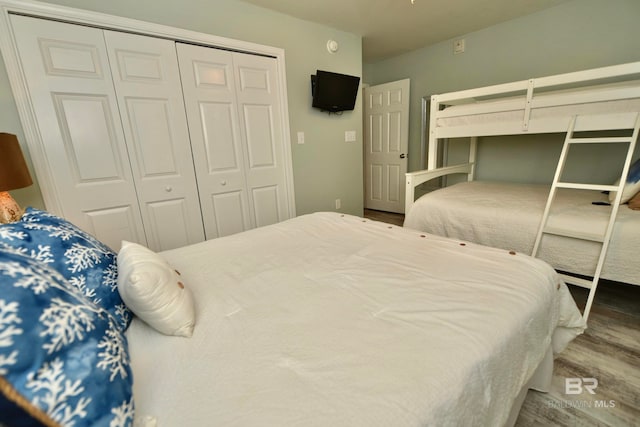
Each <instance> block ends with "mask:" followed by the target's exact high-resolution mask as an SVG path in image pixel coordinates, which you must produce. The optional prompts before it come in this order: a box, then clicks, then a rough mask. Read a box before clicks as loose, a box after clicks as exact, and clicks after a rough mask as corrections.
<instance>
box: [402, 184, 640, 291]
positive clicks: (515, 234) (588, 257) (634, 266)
mask: <svg viewBox="0 0 640 427" xmlns="http://www.w3.org/2000/svg"><path fill="white" fill-rule="evenodd" d="M548 194H549V186H548V185H535V184H513V183H504V182H484V181H471V182H464V183H459V184H455V185H452V186H450V187H446V188H443V189H440V190H436V191H433V192H431V193H428V194H425V195H424V196H422V197H421V198H419V199H418V200H417V201H416V202H415V204H414V205H413V207H412V208H411V210H410V211H409V213H408V214H407V216H406V219H405V222H404V226H405V227H407V228H412V229H416V230H421V231H425V232H429V233H433V234H437V235H440V236H447V237H453V238H457V239H463V240H466V241H470V242H475V243H480V244H483V245H487V246H492V247H496V248H502V249H510V250H515V251H518V252H521V253H525V254H530V253H531V251H532V250H533V244H534V242H535V238H536V234H537V231H538V227H539V224H540V221H541V220H542V213H543V211H544V207H545V204H546V201H547V197H548ZM594 201H602V202H608V196H607V195H605V194H601V193H597V192H594V191H584V190H569V189H558V192H557V194H556V201H555V202H554V204H553V205H552V210H551V213H550V216H549V223H548V224H549V226H550V227H560V228H569V229H572V230H576V231H588V232H595V233H597V232H604V230H605V228H606V224H607V222H608V219H609V210H610V207H608V206H597V205H593V204H592V202H594ZM600 247H601V245H600V244H598V243H596V242H590V241H584V240H577V239H570V238H566V237H559V236H551V235H545V236H544V237H543V240H542V245H541V247H540V253H539V257H540V258H541V259H543V260H545V261H547V262H548V263H549V264H551V265H552V266H553V267H554V268H556V269H557V270H560V271H565V272H570V273H576V274H583V275H586V276H593V273H594V271H595V266H596V264H597V260H598V256H599V254H600ZM638 253H640V211H633V210H631V209H629V208H628V207H627V206H626V205H622V206H620V208H619V210H618V218H617V220H616V224H615V226H614V229H613V234H612V238H611V241H610V244H609V250H608V253H607V258H606V260H605V265H604V267H603V270H602V274H601V277H603V278H605V279H609V280H615V281H620V282H626V283H632V284H636V285H640V264H638V262H637V254H638Z"/></svg>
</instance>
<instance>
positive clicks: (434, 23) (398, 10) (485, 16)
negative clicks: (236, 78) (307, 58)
mask: <svg viewBox="0 0 640 427" xmlns="http://www.w3.org/2000/svg"><path fill="white" fill-rule="evenodd" d="M243 1H246V2H247V3H252V4H254V5H257V6H261V7H264V8H267V9H272V10H275V11H278V12H282V13H286V14H287V15H291V16H294V17H296V18H300V19H304V20H307V21H312V22H317V23H320V24H324V25H327V26H329V27H331V28H335V29H338V30H342V31H347V32H351V33H355V34H358V35H360V36H362V55H363V61H364V62H375V61H378V60H380V59H384V58H389V57H392V56H395V55H399V54H401V53H404V52H409V51H412V50H415V49H418V48H421V47H424V46H429V45H432V44H435V43H438V42H441V41H443V40H447V39H451V38H454V37H456V36H460V35H463V34H466V33H469V32H472V31H476V30H479V29H481V28H485V27H488V26H491V25H494V24H497V23H499V22H504V21H508V20H510V19H513V18H516V17H519V16H524V15H528V14H530V13H534V12H537V11H540V10H543V9H547V8H549V7H553V6H556V5H559V4H561V3H565V2H567V1H569V0H414V2H415V4H411V0H243Z"/></svg>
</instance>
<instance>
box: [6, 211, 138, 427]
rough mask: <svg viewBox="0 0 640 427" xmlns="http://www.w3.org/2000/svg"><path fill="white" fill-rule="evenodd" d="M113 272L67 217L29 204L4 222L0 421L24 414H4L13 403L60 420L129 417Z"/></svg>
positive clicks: (76, 422) (109, 255)
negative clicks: (16, 217)
mask: <svg viewBox="0 0 640 427" xmlns="http://www.w3.org/2000/svg"><path fill="white" fill-rule="evenodd" d="M116 279H117V268H116V265H115V254H114V253H113V251H111V250H110V249H109V248H108V247H106V246H105V245H103V244H102V243H100V242H99V241H97V240H96V239H94V238H93V237H91V236H89V235H88V234H86V233H84V232H83V231H81V230H79V229H78V228H77V227H75V226H73V225H72V224H70V223H68V222H67V221H65V220H63V219H60V218H57V217H55V216H53V215H50V214H48V213H46V212H42V211H37V210H34V209H30V210H29V211H28V212H27V214H26V215H25V216H24V218H23V220H22V221H19V222H17V223H12V224H4V225H0V376H1V377H2V378H1V379H2V380H3V381H0V395H2V397H3V399H0V425H3V424H5V425H8V426H10V425H14V424H15V425H19V424H20V423H22V422H25V420H20V419H13V418H12V419H5V417H8V416H9V415H7V414H14V415H12V416H13V417H15V416H16V415H15V413H16V411H10V409H9V404H10V403H14V404H15V403H16V402H18V404H19V406H21V407H22V408H23V409H24V410H25V412H27V413H29V412H33V411H34V408H37V409H39V410H41V411H42V412H44V413H45V414H46V415H47V416H48V417H49V418H50V419H51V420H53V421H55V422H56V423H59V424H60V425H63V426H105V427H106V426H109V427H115V426H129V425H131V424H132V421H133V397H132V387H131V386H132V374H131V369H130V367H129V355H128V347H127V341H126V337H125V336H124V329H125V327H126V326H127V325H128V322H129V319H130V314H129V313H128V309H126V307H124V304H123V303H122V301H121V300H120V298H119V295H118V293H117V288H115V285H114V283H115V282H116ZM16 395H17V396H18V398H16V397H15V396H16ZM21 399H22V400H24V401H22V400H21ZM25 402H26V403H25ZM5 406H6V407H5ZM31 422H33V420H32V419H31V420H30V421H29V423H31ZM23 425H31V424H28V423H27V424H23Z"/></svg>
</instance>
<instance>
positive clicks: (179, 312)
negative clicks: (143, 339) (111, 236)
mask: <svg viewBox="0 0 640 427" xmlns="http://www.w3.org/2000/svg"><path fill="white" fill-rule="evenodd" d="M118 292H120V297H121V298H122V300H123V301H124V303H125V304H126V305H127V307H129V309H131V311H133V312H134V313H135V315H136V316H138V317H139V318H140V319H142V320H143V321H145V322H146V323H147V324H148V325H149V326H151V327H153V328H154V329H156V330H158V331H159V332H162V333H163V334H165V335H176V336H183V337H190V336H191V335H192V334H193V327H194V325H195V309H194V304H193V297H192V296H191V292H190V291H189V290H188V289H187V288H186V287H185V286H184V284H183V283H182V281H181V280H180V276H179V273H178V272H177V271H176V270H174V269H173V268H171V266H169V264H168V263H167V262H166V261H165V260H164V259H163V258H162V257H161V256H160V255H158V254H156V253H155V252H153V251H152V250H150V249H148V248H146V247H144V246H141V245H138V244H137V243H131V242H127V241H123V242H122V248H121V249H120V252H119V253H118Z"/></svg>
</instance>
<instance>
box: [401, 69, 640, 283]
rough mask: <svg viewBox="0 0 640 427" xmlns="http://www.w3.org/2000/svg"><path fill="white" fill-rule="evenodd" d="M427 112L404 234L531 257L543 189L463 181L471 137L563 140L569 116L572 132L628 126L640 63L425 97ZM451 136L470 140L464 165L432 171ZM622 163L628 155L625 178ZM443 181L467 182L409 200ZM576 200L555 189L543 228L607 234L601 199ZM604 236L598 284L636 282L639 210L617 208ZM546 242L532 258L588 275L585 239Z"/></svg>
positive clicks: (472, 156) (593, 260)
mask: <svg viewBox="0 0 640 427" xmlns="http://www.w3.org/2000/svg"><path fill="white" fill-rule="evenodd" d="M430 110H431V111H430V118H429V144H428V166H427V169H426V170H423V171H418V172H410V173H407V175H406V178H407V180H406V204H405V212H406V213H407V215H406V219H405V224H404V225H405V227H408V228H414V229H419V230H421V231H425V232H431V233H433V234H441V235H445V236H448V237H454V238H458V239H465V240H469V241H474V242H476V243H481V244H485V245H489V246H497V247H502V248H504V249H513V250H516V251H518V252H523V253H528V254H531V253H532V248H533V247H534V241H535V239H536V232H537V231H538V228H539V225H540V222H541V219H542V218H543V211H544V210H545V201H546V199H547V195H548V194H549V189H550V186H539V185H538V186H536V185H519V186H518V185H517V184H511V183H482V182H471V181H473V180H474V174H475V166H476V152H477V144H478V137H482V136H494V135H518V134H543V133H566V132H568V129H569V127H570V125H571V123H572V121H574V119H575V128H574V131H575V132H587V131H607V130H612V129H633V128H634V126H636V127H637V122H638V117H640V116H639V112H640V62H634V63H628V64H621V65H616V66H610V67H604V68H597V69H592V70H586V71H579V72H573V73H567V74H561V75H556V76H548V77H542V78H535V79H529V80H524V81H518V82H513V83H507V84H501V85H495V86H489V87H482V88H477V89H470V90H464V91H459V92H452V93H446V94H442V95H434V96H432V97H431V109H430ZM459 137H469V138H470V149H469V160H468V162H467V163H464V164H459V165H454V166H445V167H437V166H438V165H437V164H436V163H437V153H438V147H439V144H440V142H442V141H443V140H446V139H448V138H459ZM628 139H632V138H631V137H628ZM630 150H633V144H631V145H630ZM630 161H631V155H629V156H628V159H627V161H626V162H625V166H624V169H623V173H625V175H626V172H627V171H628V169H629V163H630ZM451 174H465V175H466V178H467V181H468V182H465V183H460V184H455V185H452V186H450V187H445V188H443V189H439V190H436V191H433V192H430V193H427V194H425V195H424V196H422V197H420V198H419V199H418V200H417V201H416V200H415V194H416V187H418V186H419V185H421V184H423V183H425V182H427V181H430V180H432V179H436V178H440V177H443V176H447V175H451ZM554 185H555V184H554ZM584 193H585V191H583V190H575V189H574V190H567V189H561V191H560V192H558V197H557V200H558V202H559V203H558V205H557V206H554V207H553V208H552V209H551V210H550V216H549V222H548V224H551V223H553V222H554V221H555V222H556V223H558V222H564V223H566V224H570V225H571V226H573V227H576V228H581V229H582V230H583V231H585V230H586V231H589V232H591V231H593V230H595V229H598V228H603V227H606V225H607V219H608V218H609V214H606V215H604V216H603V213H602V209H603V208H604V207H603V206H597V205H595V206H594V205H593V204H592V203H591V202H592V201H606V200H607V196H605V195H603V194H597V193H594V192H593V191H590V192H588V193H589V195H588V196H585V195H584ZM600 199H601V200H600ZM614 218H615V215H614ZM612 230H613V231H612V233H611V239H610V245H609V250H608V256H607V257H606V258H605V261H604V266H603V269H602V274H601V275H600V277H603V278H605V279H609V280H615V281H620V282H626V283H631V284H635V285H640V264H639V263H638V262H637V254H638V253H639V252H640V211H632V210H631V209H627V208H626V207H625V206H622V207H620V208H619V209H618V215H617V222H616V223H615V225H612ZM546 239H547V240H545V241H544V245H543V246H542V247H541V249H540V251H539V252H538V257H540V258H542V259H544V260H546V261H547V262H549V263H550V264H551V265H552V266H554V267H555V268H556V269H558V270H561V271H565V272H568V273H572V274H576V275H583V276H594V277H597V275H594V268H595V266H596V264H597V261H598V254H599V249H597V248H594V247H593V243H594V242H589V241H584V240H576V241H572V239H563V238H561V237H558V236H546ZM562 239H563V240H562ZM605 250H606V247H605ZM598 274H599V273H598ZM596 283H597V281H596ZM577 284H581V283H577Z"/></svg>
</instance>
